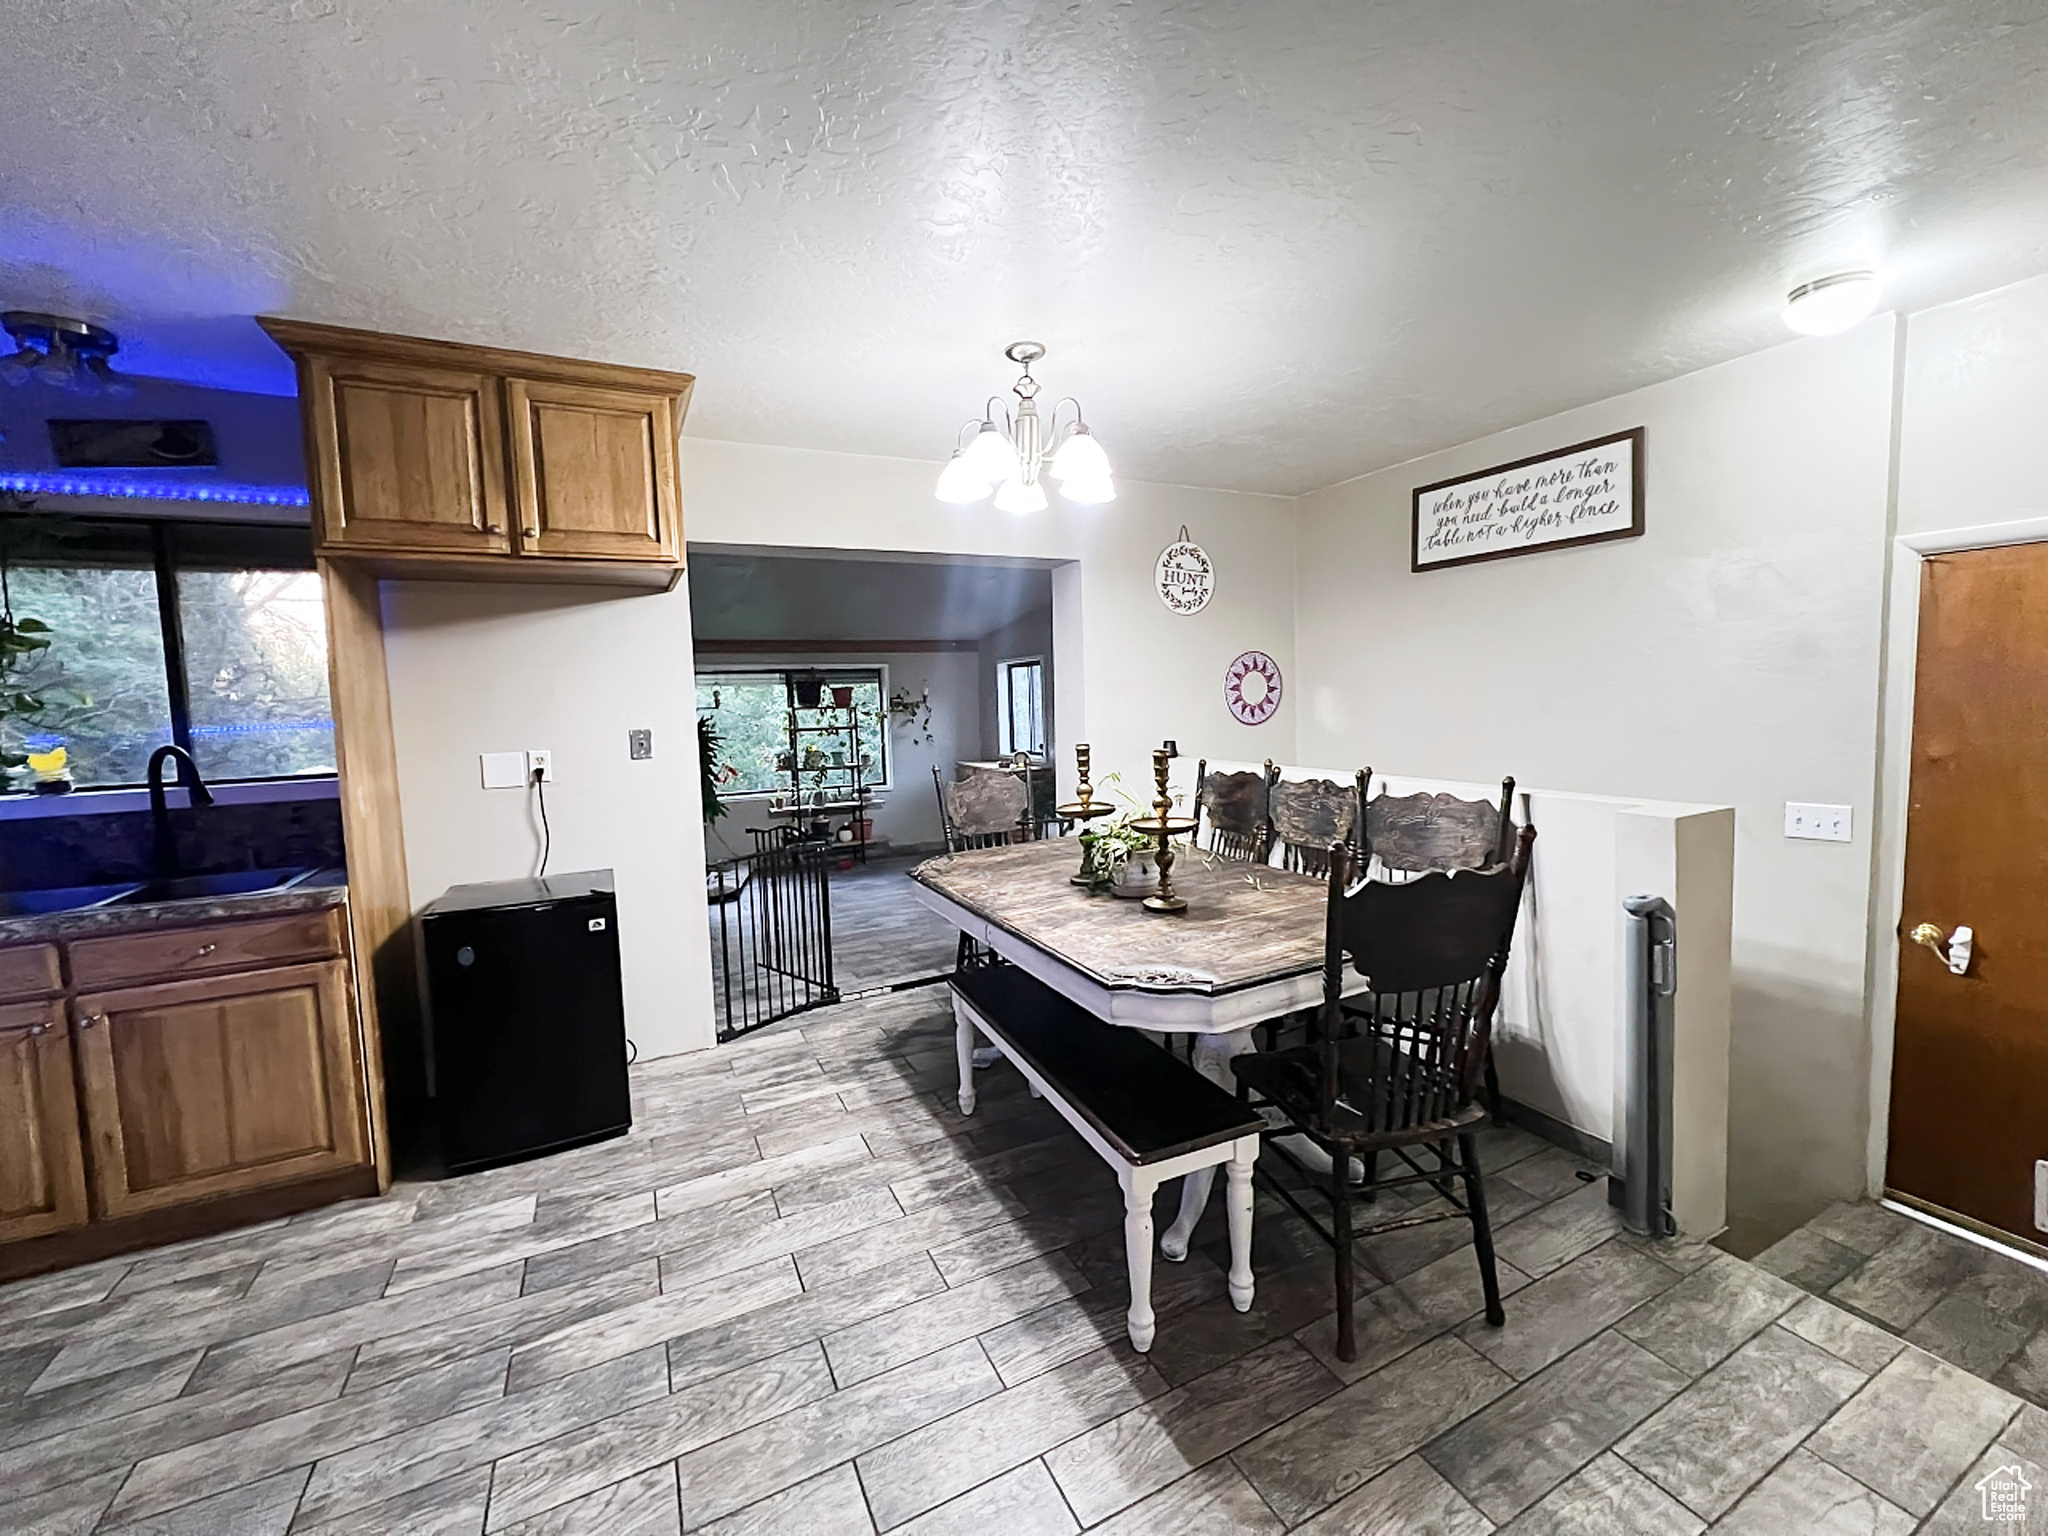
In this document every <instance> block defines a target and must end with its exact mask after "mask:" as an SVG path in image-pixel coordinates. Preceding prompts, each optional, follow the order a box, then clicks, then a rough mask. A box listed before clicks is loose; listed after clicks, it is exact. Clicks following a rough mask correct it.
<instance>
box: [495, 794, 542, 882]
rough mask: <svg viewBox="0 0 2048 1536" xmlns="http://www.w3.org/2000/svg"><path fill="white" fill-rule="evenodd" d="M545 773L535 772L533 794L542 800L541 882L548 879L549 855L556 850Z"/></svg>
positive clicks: (539, 877) (539, 876)
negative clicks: (551, 827) (550, 825)
mask: <svg viewBox="0 0 2048 1536" xmlns="http://www.w3.org/2000/svg"><path fill="white" fill-rule="evenodd" d="M545 773H546V770H545V769H541V768H536V769H534V770H533V792H534V794H535V795H536V796H538V797H539V799H540V874H539V875H538V876H537V877H536V878H538V879H541V880H545V879H547V877H548V854H549V853H550V852H552V851H553V848H554V834H553V832H551V831H550V830H549V828H548V789H547V779H546V777H545ZM500 782H503V781H502V780H501V781H500Z"/></svg>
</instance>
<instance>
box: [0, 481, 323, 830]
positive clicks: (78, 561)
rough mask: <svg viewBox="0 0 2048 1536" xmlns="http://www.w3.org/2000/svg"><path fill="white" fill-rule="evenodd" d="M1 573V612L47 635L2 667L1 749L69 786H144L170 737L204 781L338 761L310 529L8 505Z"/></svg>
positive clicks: (311, 770)
mask: <svg viewBox="0 0 2048 1536" xmlns="http://www.w3.org/2000/svg"><path fill="white" fill-rule="evenodd" d="M0 574H4V577H5V580H4V591H0V601H4V603H5V605H6V609H7V611H8V613H9V614H10V615H11V617H12V618H13V619H14V620H15V622H16V624H17V625H22V626H23V627H24V628H25V629H26V631H27V632H28V633H30V634H34V635H39V636H40V637H41V638H42V639H44V640H46V641H47V642H48V644H47V645H45V646H43V647H41V648H40V649H37V650H35V651H32V652H27V653H23V654H22V655H21V656H20V659H18V660H17V661H16V663H15V664H14V666H13V667H12V668H11V669H10V671H9V672H8V674H7V677H6V696H5V697H4V698H0V749H4V750H5V751H7V752H8V753H10V754H35V755H36V758H37V763H38V764H39V765H45V766H44V768H43V771H61V772H62V773H64V774H68V776H69V777H70V778H71V780H72V782H73V783H74V784H75V785H76V786H77V787H79V788H81V789H102V788H114V787H118V786H124V785H136V784H140V783H142V782H143V780H144V776H145V771H146V769H147V767H148V763H149V757H150V754H151V753H153V752H154V751H155V750H156V749H157V748H158V747H161V746H164V745H166V744H175V745H178V746H182V747H184V748H185V749H186V750H187V751H188V752H190V753H191V754H192V759H193V761H194V762H195V763H197V764H198V765H199V771H200V772H201V773H202V774H203V775H204V776H205V777H206V778H207V779H208V780H209V781H217V780H236V779H269V778H289V777H298V776H303V775H315V774H331V773H333V772H334V720H333V717H332V714H331V711H330V709H329V706H328V698H327V624H326V614H325V608H324V604H323V601H322V597H321V590H320V578H319V575H318V573H317V572H316V571H315V570H314V569H313V552H312V537H311V534H310V532H309V531H308V530H306V529H304V528H279V527H267V526H262V525H254V524H234V523H199V522H192V523H173V522H157V521H144V520H140V519H134V520H115V519H105V520H100V519H85V518H71V517H57V516H47V515H40V514H25V515H13V516H8V517H5V518H0ZM28 620H33V621H35V623H36V624H38V625H41V626H43V627H42V628H40V629H34V628H30V627H28V626H26V625H25V623H24V621H28ZM22 696H26V697H27V698H28V699H29V700H30V701H32V702H33V703H34V704H35V705H37V706H38V707H34V708H30V709H23V708H21V707H20V705H21V697H22ZM59 748H62V750H63V758H62V767H61V770H51V769H49V768H48V767H47V765H49V764H51V763H53V762H55V761H56V759H55V756H54V754H55V752H56V750H57V749H59ZM36 771H37V770H36V768H33V767H32V768H31V769H30V770H27V771H26V773H25V776H26V778H28V779H33V778H34V777H35V775H36Z"/></svg>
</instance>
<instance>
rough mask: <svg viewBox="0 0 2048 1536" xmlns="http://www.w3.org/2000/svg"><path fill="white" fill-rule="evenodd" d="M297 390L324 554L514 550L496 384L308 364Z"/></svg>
mask: <svg viewBox="0 0 2048 1536" xmlns="http://www.w3.org/2000/svg"><path fill="white" fill-rule="evenodd" d="M305 383H306V385H307V386H308V389H309V393H310V396H311V399H310V401H309V407H310V410H309V416H308V421H309V425H310V427H311V442H310V444H309V446H310V448H311V451H312V458H313V462H312V463H310V464H309V465H308V466H307V473H308V474H309V475H310V476H312V477H314V478H316V479H317V481H318V482H319V488H320V489H319V494H318V495H317V496H315V497H314V499H313V501H314V506H315V507H316V508H317V510H318V515H319V520H320V524H319V529H318V533H319V541H320V544H321V545H322V547H323V549H324V550H326V551H327V552H329V553H335V552H340V551H354V550H418V551H433V550H448V551H459V552H463V553H467V554H503V553H505V552H507V551H509V550H510V549H511V547H512V538H511V535H510V533H509V532H508V531H507V529H508V526H509V525H508V523H507V521H506V516H505V447H504V434H503V432H502V431H501V429H500V409H499V404H498V381H497V380H496V379H495V378H493V377H491V376H490V375H489V374H486V373H479V372H463V371H459V370H456V369H450V368H426V367H421V366H418V365H416V364H410V363H382V362H376V361H372V360H370V359H366V358H356V357H316V358H314V359H313V361H312V364H311V366H310V367H309V368H308V369H307V377H306V380H305Z"/></svg>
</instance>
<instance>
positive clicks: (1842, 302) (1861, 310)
mask: <svg viewBox="0 0 2048 1536" xmlns="http://www.w3.org/2000/svg"><path fill="white" fill-rule="evenodd" d="M1877 292H1878V290H1877V274H1876V273H1875V272H1837V273H1835V274H1834V276H1832V277H1817V278H1815V279H1814V280H1813V281H1812V282H1810V283H1801V284H1800V285H1799V286H1798V287H1797V288H1794V289H1793V290H1792V291H1791V292H1790V293H1788V294H1787V295H1785V323H1786V324H1787V325H1789V326H1791V327H1792V329H1793V330H1795V331H1797V332H1798V333H1799V334H1800V335H1802V336H1832V335H1834V334H1835V332H1837V331H1846V330H1847V329H1849V327H1850V326H1852V325H1854V324H1855V323H1856V322H1857V321H1859V320H1861V319H1863V318H1864V317H1865V316H1866V315H1868V314H1870V312H1871V311H1872V310H1874V309H1876V308H1877Z"/></svg>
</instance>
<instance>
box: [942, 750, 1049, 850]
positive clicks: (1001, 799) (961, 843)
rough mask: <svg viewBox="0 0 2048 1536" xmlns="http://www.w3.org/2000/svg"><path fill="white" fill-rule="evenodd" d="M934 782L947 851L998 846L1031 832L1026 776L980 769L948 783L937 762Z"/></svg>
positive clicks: (1022, 837)
mask: <svg viewBox="0 0 2048 1536" xmlns="http://www.w3.org/2000/svg"><path fill="white" fill-rule="evenodd" d="M932 784H933V785H934V787H936V788H937V790H938V793H939V823H940V826H941V827H942V828H943V829H944V831H945V835H946V852H948V853H963V852H965V851H966V850H968V849H970V848H994V847H998V846H1000V845H1001V844H1004V843H1016V842H1022V841H1023V840H1024V839H1025V837H1026V836H1027V835H1028V829H1027V828H1026V826H1025V813H1026V812H1027V810H1028V809H1029V808H1030V804H1031V797H1030V791H1029V790H1027V789H1026V788H1025V787H1024V782H1023V780H1021V779H1019V778H1016V777H1015V776H1013V775H1011V774H1007V773H987V772H976V773H970V774H968V775H967V777H966V778H964V779H955V780H953V781H952V782H951V783H948V782H947V781H946V780H944V779H942V778H940V777H939V770H938V768H937V767H936V766H934V767H933V768H932Z"/></svg>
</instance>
